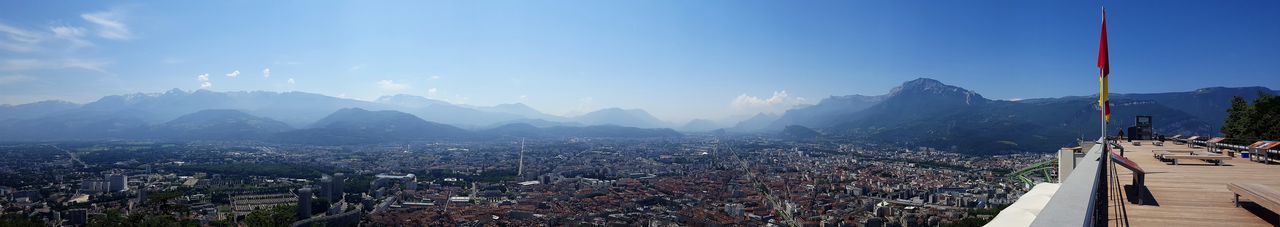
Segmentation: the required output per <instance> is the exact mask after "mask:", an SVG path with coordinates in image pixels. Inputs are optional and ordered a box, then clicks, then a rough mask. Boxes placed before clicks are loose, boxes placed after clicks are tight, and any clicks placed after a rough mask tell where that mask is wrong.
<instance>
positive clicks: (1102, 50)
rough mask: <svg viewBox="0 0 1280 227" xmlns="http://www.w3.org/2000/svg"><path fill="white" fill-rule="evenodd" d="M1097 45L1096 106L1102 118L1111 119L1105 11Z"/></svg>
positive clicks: (1104, 11)
mask: <svg viewBox="0 0 1280 227" xmlns="http://www.w3.org/2000/svg"><path fill="white" fill-rule="evenodd" d="M1100 43H1101V44H1100V45H1099V46H1098V69H1099V70H1100V71H1101V73H1100V74H1099V75H1098V82H1099V85H1100V86H1101V90H1100V91H1099V92H1098V107H1099V108H1100V109H1102V120H1103V121H1111V101H1110V100H1107V74H1108V73H1110V72H1111V62H1110V61H1108V60H1107V11H1106V10H1103V11H1102V40H1101V41H1100Z"/></svg>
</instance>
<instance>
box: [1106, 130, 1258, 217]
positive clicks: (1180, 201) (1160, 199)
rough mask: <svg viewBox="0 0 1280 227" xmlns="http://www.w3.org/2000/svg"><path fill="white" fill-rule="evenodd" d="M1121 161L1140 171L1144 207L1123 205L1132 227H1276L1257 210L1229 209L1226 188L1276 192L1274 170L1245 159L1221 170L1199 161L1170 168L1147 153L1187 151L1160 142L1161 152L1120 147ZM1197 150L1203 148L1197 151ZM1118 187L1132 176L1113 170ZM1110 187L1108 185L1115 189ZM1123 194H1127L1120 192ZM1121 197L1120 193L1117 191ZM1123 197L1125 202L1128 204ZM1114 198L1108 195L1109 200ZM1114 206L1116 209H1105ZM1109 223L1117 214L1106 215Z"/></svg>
mask: <svg viewBox="0 0 1280 227" xmlns="http://www.w3.org/2000/svg"><path fill="white" fill-rule="evenodd" d="M1120 144H1121V145H1123V146H1124V147H1125V154H1124V156H1125V157H1128V158H1129V159H1131V160H1133V161H1134V162H1136V163H1138V165H1139V166H1141V167H1142V168H1143V169H1144V170H1146V172H1147V175H1146V186H1147V190H1148V191H1149V192H1150V196H1148V199H1149V200H1154V202H1152V201H1147V203H1148V204H1149V205H1139V204H1134V203H1125V204H1124V207H1125V208H1126V210H1127V211H1128V217H1129V219H1128V220H1129V224H1130V225H1132V226H1157V227H1169V226H1276V222H1277V216H1276V214H1275V213H1273V212H1271V211H1268V210H1267V209H1265V208H1262V207H1261V206H1258V205H1256V204H1252V203H1245V202H1244V201H1242V205H1243V207H1235V205H1234V204H1233V203H1232V199H1233V194H1232V193H1231V191H1228V190H1227V183H1230V182H1247V183H1258V184H1262V185H1266V186H1271V187H1275V188H1276V189H1280V165H1265V164H1262V163H1257V162H1250V161H1249V160H1248V159H1241V158H1238V157H1237V158H1235V159H1231V160H1226V161H1224V163H1223V166H1215V165H1213V164H1212V163H1209V162H1205V161H1200V160H1182V161H1181V162H1180V163H1179V165H1176V166H1175V165H1171V164H1168V163H1166V162H1161V161H1159V160H1156V159H1155V158H1154V157H1152V154H1153V153H1152V151H1153V150H1167V149H1179V150H1186V149H1188V148H1187V146H1186V145H1174V144H1173V143H1169V142H1166V143H1165V144H1164V146H1155V145H1152V143H1151V142H1150V141H1143V142H1142V146H1133V144H1131V143H1120ZM1199 149H1200V150H1203V149H1204V148H1199ZM1116 169H1117V170H1116V172H1117V173H1118V175H1119V182H1120V185H1130V184H1132V183H1133V182H1132V180H1133V176H1132V174H1133V173H1132V172H1130V171H1129V170H1128V169H1125V168H1123V167H1118V166H1117V168H1116ZM1115 185H1116V184H1112V186H1113V187H1115ZM1125 188H1132V187H1131V186H1125ZM1122 191H1123V190H1122ZM1127 194H1129V192H1126V193H1125V197H1126V198H1128V196H1127ZM1113 196H1114V195H1113ZM1110 205H1111V206H1113V208H1115V207H1114V206H1118V205H1119V204H1110ZM1108 213H1109V214H1110V216H1111V218H1112V219H1113V220H1115V219H1116V217H1117V212H1115V210H1114V209H1113V210H1112V211H1111V212H1108ZM1112 225H1115V223H1114V222H1113V224H1112Z"/></svg>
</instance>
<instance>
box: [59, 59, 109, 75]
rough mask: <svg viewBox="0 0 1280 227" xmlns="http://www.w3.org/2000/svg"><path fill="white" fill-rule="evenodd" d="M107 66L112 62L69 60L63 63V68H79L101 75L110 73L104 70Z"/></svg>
mask: <svg viewBox="0 0 1280 227" xmlns="http://www.w3.org/2000/svg"><path fill="white" fill-rule="evenodd" d="M107 64H110V62H107V61H104V60H93V59H78V58H69V59H66V60H63V61H62V67H63V68H78V69H84V70H90V71H96V72H100V73H108V72H107V70H106V69H104V68H103V67H105V66H107Z"/></svg>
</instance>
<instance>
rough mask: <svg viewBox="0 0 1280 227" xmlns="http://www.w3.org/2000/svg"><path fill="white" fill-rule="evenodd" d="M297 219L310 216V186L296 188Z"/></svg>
mask: <svg viewBox="0 0 1280 227" xmlns="http://www.w3.org/2000/svg"><path fill="white" fill-rule="evenodd" d="M297 195H298V220H302V219H307V218H310V217H311V188H307V187H303V188H302V189H298V193H297Z"/></svg>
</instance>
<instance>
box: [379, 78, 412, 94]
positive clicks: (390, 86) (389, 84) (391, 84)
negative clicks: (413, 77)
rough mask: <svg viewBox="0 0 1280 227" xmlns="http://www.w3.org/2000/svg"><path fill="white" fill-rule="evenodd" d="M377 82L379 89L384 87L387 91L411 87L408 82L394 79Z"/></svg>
mask: <svg viewBox="0 0 1280 227" xmlns="http://www.w3.org/2000/svg"><path fill="white" fill-rule="evenodd" d="M377 84H378V89H382V90H383V91H387V92H399V91H404V90H408V89H409V85H408V84H400V83H396V82H395V81H393V80H380V81H378V83H377Z"/></svg>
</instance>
